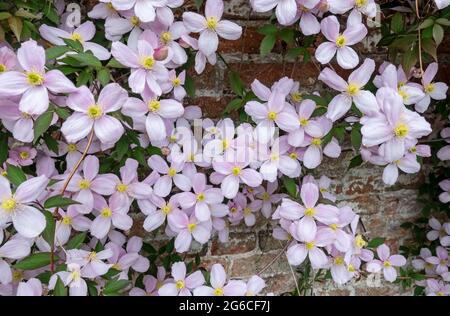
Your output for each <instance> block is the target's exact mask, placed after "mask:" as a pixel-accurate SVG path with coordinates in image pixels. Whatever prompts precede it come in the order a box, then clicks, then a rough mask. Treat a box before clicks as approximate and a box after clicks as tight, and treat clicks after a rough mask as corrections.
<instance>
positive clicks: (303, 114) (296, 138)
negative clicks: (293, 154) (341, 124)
mask: <svg viewBox="0 0 450 316" xmlns="http://www.w3.org/2000/svg"><path fill="white" fill-rule="evenodd" d="M315 109H316V103H315V102H314V101H312V100H304V101H302V102H301V103H300V104H299V106H298V122H299V123H300V126H299V128H296V129H294V130H293V131H291V132H290V133H289V135H288V142H289V145H291V146H294V147H299V146H301V145H302V144H303V141H304V139H305V135H309V136H311V137H320V136H322V129H321V127H320V125H319V124H318V123H317V121H316V120H314V119H312V118H311V116H312V114H313V113H314V110H315Z"/></svg>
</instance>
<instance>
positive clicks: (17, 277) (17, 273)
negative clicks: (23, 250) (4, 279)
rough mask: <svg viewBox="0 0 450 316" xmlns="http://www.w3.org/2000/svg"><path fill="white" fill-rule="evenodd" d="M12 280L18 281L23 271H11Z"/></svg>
mask: <svg viewBox="0 0 450 316" xmlns="http://www.w3.org/2000/svg"><path fill="white" fill-rule="evenodd" d="M12 277H13V281H14V282H20V281H21V280H22V279H23V273H22V272H21V271H17V270H15V271H13V273H12Z"/></svg>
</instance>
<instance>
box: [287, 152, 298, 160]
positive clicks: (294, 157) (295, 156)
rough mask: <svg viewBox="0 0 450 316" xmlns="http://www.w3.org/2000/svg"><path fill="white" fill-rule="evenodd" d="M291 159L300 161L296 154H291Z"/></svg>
mask: <svg viewBox="0 0 450 316" xmlns="http://www.w3.org/2000/svg"><path fill="white" fill-rule="evenodd" d="M289 157H291V158H292V159H298V155H297V153H295V152H292V153H290V154H289Z"/></svg>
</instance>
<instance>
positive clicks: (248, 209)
mask: <svg viewBox="0 0 450 316" xmlns="http://www.w3.org/2000/svg"><path fill="white" fill-rule="evenodd" d="M251 213H252V209H251V208H250V207H246V208H244V214H245V215H250V214H251Z"/></svg>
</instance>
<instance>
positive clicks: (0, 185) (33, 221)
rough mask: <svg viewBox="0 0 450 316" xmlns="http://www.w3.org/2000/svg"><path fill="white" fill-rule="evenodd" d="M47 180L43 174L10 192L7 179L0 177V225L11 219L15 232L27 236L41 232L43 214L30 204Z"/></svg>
mask: <svg viewBox="0 0 450 316" xmlns="http://www.w3.org/2000/svg"><path fill="white" fill-rule="evenodd" d="M48 182H49V179H48V178H47V177H45V176H40V177H36V178H31V179H29V180H27V181H25V182H23V183H21V184H20V185H19V186H18V187H17V189H16V191H15V192H14V193H12V192H11V187H10V183H9V182H8V180H6V178H4V177H0V203H1V204H0V225H2V224H6V223H9V222H11V221H12V223H13V225H14V228H15V229H16V230H17V232H18V233H19V234H21V235H22V236H24V237H27V238H34V237H37V236H38V235H39V234H40V233H42V231H43V230H44V228H45V226H46V220H45V216H44V214H42V213H41V212H40V211H39V210H38V209H36V208H35V207H33V206H31V205H30V204H32V203H33V202H34V201H36V200H37V199H38V197H39V196H40V195H41V194H42V193H43V192H44V191H45V189H46V187H47V184H48Z"/></svg>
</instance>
